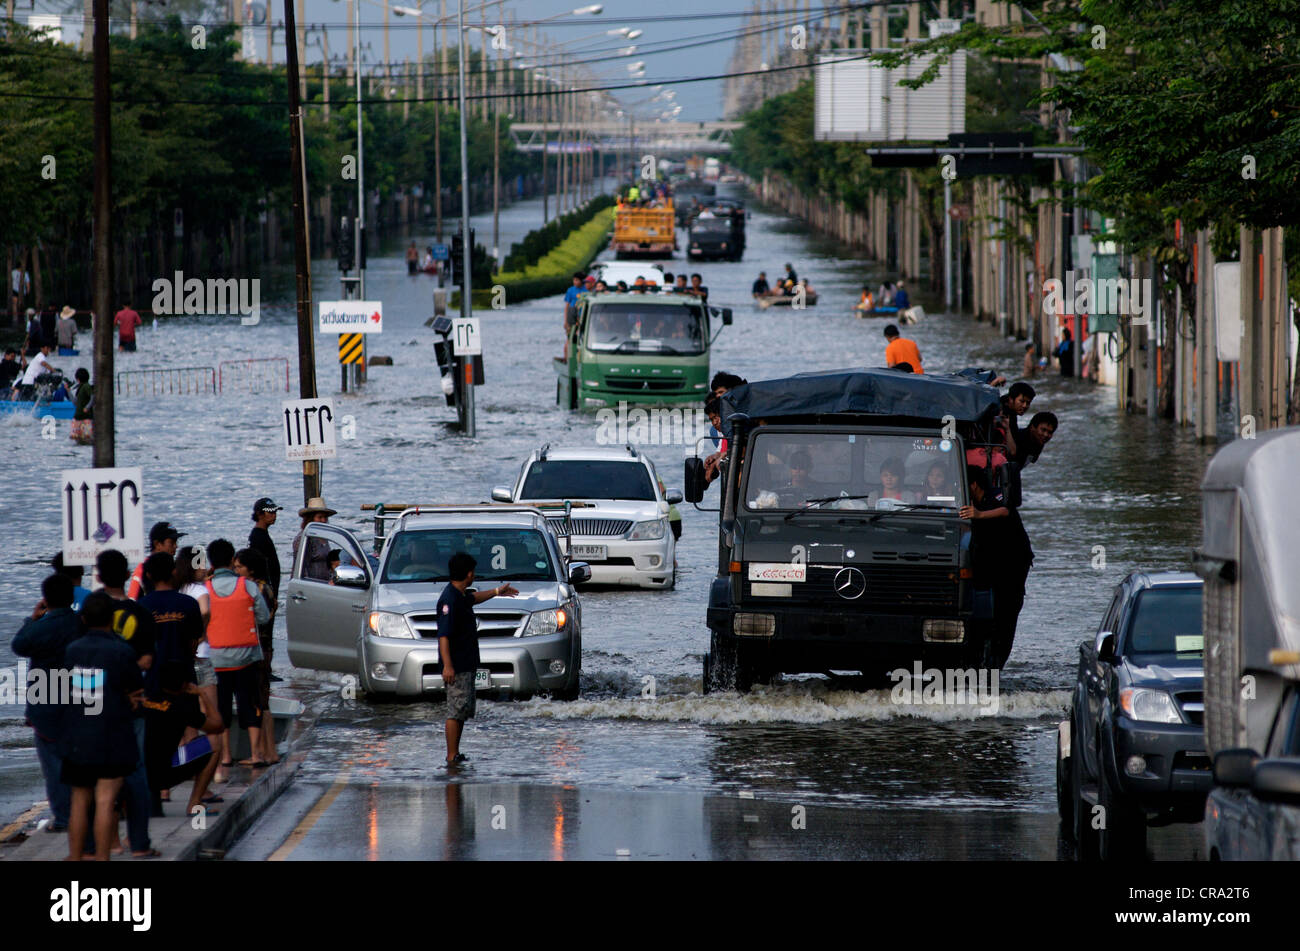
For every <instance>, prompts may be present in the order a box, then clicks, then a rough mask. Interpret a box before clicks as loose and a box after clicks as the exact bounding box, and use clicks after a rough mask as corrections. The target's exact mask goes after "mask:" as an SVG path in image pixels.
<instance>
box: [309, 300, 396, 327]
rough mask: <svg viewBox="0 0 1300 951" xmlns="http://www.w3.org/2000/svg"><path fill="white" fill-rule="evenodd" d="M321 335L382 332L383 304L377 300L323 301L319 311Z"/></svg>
mask: <svg viewBox="0 0 1300 951" xmlns="http://www.w3.org/2000/svg"><path fill="white" fill-rule="evenodd" d="M319 326H320V332H321V333H323V334H346V333H353V334H377V333H383V330H384V302H383V301H377V300H323V301H321V302H320V310H319Z"/></svg>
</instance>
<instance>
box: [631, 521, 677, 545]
mask: <svg viewBox="0 0 1300 951" xmlns="http://www.w3.org/2000/svg"><path fill="white" fill-rule="evenodd" d="M667 522H668V519H666V518H656V519H651V520H650V521H648V522H637V523H636V524H635V525H633V526H632V530H631V531H629V532H628V533H627V534H626V535H625V536H623V537H624V538H626V539H627V540H628V541H630V542H645V541H650V540H652V539H655V538H663V537H664V532H665V531H666V530H667V528H668V525H667Z"/></svg>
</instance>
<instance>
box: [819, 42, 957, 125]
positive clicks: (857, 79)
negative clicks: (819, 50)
mask: <svg viewBox="0 0 1300 951" xmlns="http://www.w3.org/2000/svg"><path fill="white" fill-rule="evenodd" d="M933 60H934V57H933V56H923V57H920V58H919V59H917V60H915V61H913V62H910V63H908V64H906V65H904V66H901V67H899V68H897V69H886V68H885V67H883V66H879V65H876V64H874V63H870V62H867V61H866V60H863V59H857V58H851V57H845V56H844V55H842V54H841V55H829V56H821V57H819V58H818V60H817V67H816V70H815V71H814V79H815V82H816V86H815V95H814V113H815V119H814V123H815V124H814V138H816V139H817V140H818V141H821V142H902V141H940V140H946V139H947V138H948V136H949V135H951V134H953V133H958V132H965V131H966V54H965V53H963V52H960V51H958V52H956V53H954V54H953V55H952V59H951V60H950V61H949V62H948V63H946V64H944V65H943V66H941V67H940V68H939V75H938V77H937V78H935V79H934V80H933V81H932V82H929V83H927V84H926V85H924V86H922V87H921V88H920V89H908V88H905V87H903V86H900V85H898V83H899V82H900V81H902V80H905V79H916V78H917V77H919V76H920V75H921V74H922V73H923V72H925V70H926V69H927V68H929V66H930V64H931V62H933Z"/></svg>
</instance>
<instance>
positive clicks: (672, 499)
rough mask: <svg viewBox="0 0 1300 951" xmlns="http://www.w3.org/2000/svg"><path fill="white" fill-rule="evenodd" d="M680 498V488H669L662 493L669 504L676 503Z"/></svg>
mask: <svg viewBox="0 0 1300 951" xmlns="http://www.w3.org/2000/svg"><path fill="white" fill-rule="evenodd" d="M681 500H682V492H681V489H669V490H668V491H667V492H665V493H664V501H665V502H667V503H668V504H669V505H676V504H677V503H678V502H680V501H681Z"/></svg>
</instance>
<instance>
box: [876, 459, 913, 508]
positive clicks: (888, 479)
mask: <svg viewBox="0 0 1300 951" xmlns="http://www.w3.org/2000/svg"><path fill="white" fill-rule="evenodd" d="M904 472H905V467H904V465H903V460H902V459H899V458H898V457H897V456H894V457H891V458H889V459H886V460H885V461H884V462H882V463H881V464H880V488H879V489H878V490H877V491H876V492H873V493H872V496H873V498H872V500H871V501H872V503H873V504H876V505H877V507H879V503H880V502H883V501H884V500H885V499H891V500H892V501H895V502H901V503H903V504H907V503H909V502H915V501H916V496H915V495H914V494H913V493H911V492H909V491H907V490H905V489H904V488H903V475H904ZM886 507H888V506H886Z"/></svg>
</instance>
